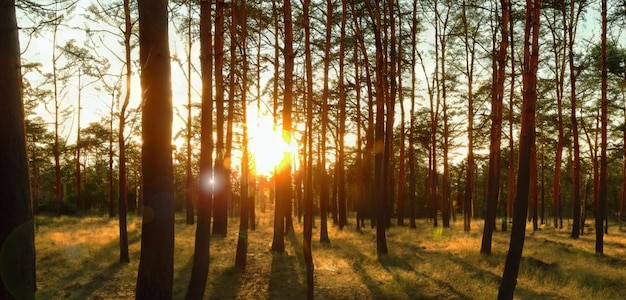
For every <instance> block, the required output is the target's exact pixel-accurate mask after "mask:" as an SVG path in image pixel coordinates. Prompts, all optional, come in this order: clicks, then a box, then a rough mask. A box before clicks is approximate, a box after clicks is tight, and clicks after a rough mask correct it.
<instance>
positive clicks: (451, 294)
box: [378, 255, 469, 299]
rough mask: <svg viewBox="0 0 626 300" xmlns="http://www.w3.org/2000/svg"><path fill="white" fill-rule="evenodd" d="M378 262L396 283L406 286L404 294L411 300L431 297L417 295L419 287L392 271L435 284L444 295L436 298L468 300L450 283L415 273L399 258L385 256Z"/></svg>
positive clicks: (411, 267)
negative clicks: (405, 273)
mask: <svg viewBox="0 0 626 300" xmlns="http://www.w3.org/2000/svg"><path fill="white" fill-rule="evenodd" d="M378 261H379V262H380V264H381V265H382V266H383V267H385V269H387V270H388V271H389V272H390V273H391V274H393V277H394V279H395V280H396V281H397V282H399V283H401V284H402V286H406V290H405V291H404V292H405V293H406V294H407V295H409V297H410V298H411V299H421V298H428V297H431V295H424V294H422V293H419V288H420V287H419V285H417V284H416V283H415V282H413V281H408V280H407V279H406V278H403V277H402V276H399V275H398V272H393V270H394V269H400V270H403V271H407V272H410V273H413V274H415V275H416V276H417V277H418V278H419V277H423V278H426V279H428V280H429V281H431V282H433V283H435V284H436V285H437V286H438V287H440V291H443V292H445V293H446V295H438V296H442V297H445V298H453V299H469V297H468V296H466V295H465V294H463V293H461V292H459V291H457V290H456V289H455V288H454V286H452V285H451V284H450V283H448V282H446V281H443V280H439V279H437V278H434V277H432V276H430V275H428V274H426V273H420V272H417V271H416V270H415V269H414V268H413V266H411V265H410V264H408V263H406V262H405V261H404V260H402V259H400V258H397V257H394V256H391V255H387V256H383V257H379V258H378Z"/></svg>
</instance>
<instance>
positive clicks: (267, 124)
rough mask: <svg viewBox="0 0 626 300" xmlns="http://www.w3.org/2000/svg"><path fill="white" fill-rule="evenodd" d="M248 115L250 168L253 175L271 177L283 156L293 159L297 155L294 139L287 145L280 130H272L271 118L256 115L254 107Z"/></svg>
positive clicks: (278, 128) (272, 122)
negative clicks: (286, 155)
mask: <svg viewBox="0 0 626 300" xmlns="http://www.w3.org/2000/svg"><path fill="white" fill-rule="evenodd" d="M249 111H251V112H252V113H250V114H249V115H248V122H247V123H248V148H249V151H250V158H251V159H252V164H253V165H252V167H253V168H254V169H253V170H255V173H256V174H258V175H263V176H271V175H272V174H273V173H274V170H275V168H276V167H280V165H281V163H282V161H283V159H284V157H285V154H286V153H289V154H291V157H292V158H293V157H294V155H295V154H297V149H298V147H297V145H296V143H295V139H294V138H292V139H291V143H290V144H288V143H287V142H286V141H285V140H284V139H283V137H282V133H281V131H282V129H281V128H280V127H277V128H276V129H274V121H273V118H272V116H269V115H263V114H261V115H260V116H258V115H257V114H256V107H254V108H251V109H249Z"/></svg>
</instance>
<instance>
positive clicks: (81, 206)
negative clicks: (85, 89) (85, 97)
mask: <svg viewBox="0 0 626 300" xmlns="http://www.w3.org/2000/svg"><path fill="white" fill-rule="evenodd" d="M81 72H82V70H81V68H78V95H77V97H76V98H77V109H76V124H77V126H76V206H77V207H78V208H79V209H85V203H84V202H83V201H82V197H81V190H82V187H81V177H80V147H81V141H80V110H81V107H80V106H81V94H82V88H81V75H82V74H81Z"/></svg>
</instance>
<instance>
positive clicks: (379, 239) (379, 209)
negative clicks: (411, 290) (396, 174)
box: [366, 1, 388, 256]
mask: <svg viewBox="0 0 626 300" xmlns="http://www.w3.org/2000/svg"><path fill="white" fill-rule="evenodd" d="M366 5H367V10H368V12H369V15H370V17H371V18H372V21H373V24H374V36H375V43H376V68H375V69H376V91H377V95H378V96H377V97H376V123H375V124H376V125H375V143H376V144H377V145H384V143H385V103H386V102H385V99H384V96H383V95H384V92H383V90H384V86H385V85H384V83H383V81H384V80H385V79H384V73H383V69H384V68H385V58H384V55H383V54H384V53H383V43H382V37H381V32H382V27H381V25H382V20H381V8H380V3H379V2H375V7H374V8H372V4H371V2H370V1H367V2H366ZM376 148H377V149H376V152H375V157H374V164H375V167H374V178H375V183H376V253H377V255H378V256H382V255H386V254H387V253H388V249H387V236H386V226H385V222H386V214H385V211H386V207H385V204H386V203H385V202H386V201H385V197H386V195H385V189H384V186H385V185H386V184H387V182H386V178H385V176H384V175H385V171H384V168H385V164H384V161H383V159H384V155H383V154H384V153H383V152H384V149H385V147H384V146H383V147H376Z"/></svg>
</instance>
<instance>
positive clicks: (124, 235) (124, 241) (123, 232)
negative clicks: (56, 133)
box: [117, 0, 132, 262]
mask: <svg viewBox="0 0 626 300" xmlns="http://www.w3.org/2000/svg"><path fill="white" fill-rule="evenodd" d="M131 35H132V22H131V20H130V0H124V55H125V60H126V76H125V77H126V91H125V94H124V102H123V103H122V107H121V109H120V113H119V122H120V128H119V131H118V134H117V136H118V144H119V148H120V149H119V151H120V153H119V172H120V174H119V176H120V178H119V205H118V207H119V223H120V224H119V225H120V262H130V256H129V254H128V231H127V228H126V212H127V210H128V208H127V207H128V193H127V182H126V141H125V138H124V130H125V127H126V109H127V108H128V104H129V102H130V92H131V90H130V89H131V77H132V69H131V60H130V59H131V57H130V55H131V44H130V38H131Z"/></svg>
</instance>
